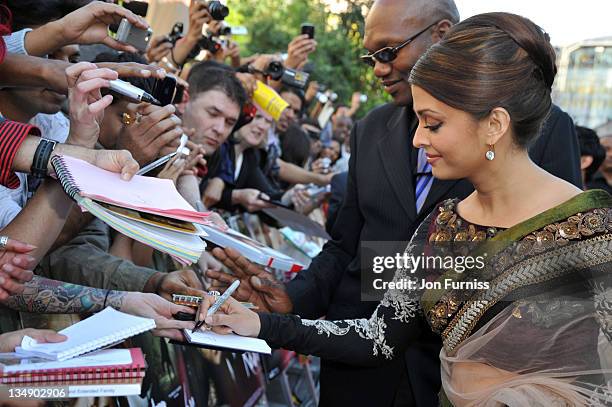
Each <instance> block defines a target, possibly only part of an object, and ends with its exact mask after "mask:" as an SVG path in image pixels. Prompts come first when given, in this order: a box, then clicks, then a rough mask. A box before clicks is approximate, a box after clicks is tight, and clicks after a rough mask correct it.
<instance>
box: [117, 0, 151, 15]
mask: <svg viewBox="0 0 612 407" xmlns="http://www.w3.org/2000/svg"><path fill="white" fill-rule="evenodd" d="M123 7H124V8H126V9H128V10H130V11H131V12H132V13H134V14H136V15H137V16H141V17H146V16H147V12H148V11H149V3H147V2H146V1H135V0H132V1H130V2H129V3H123Z"/></svg>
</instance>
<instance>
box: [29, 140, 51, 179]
mask: <svg viewBox="0 0 612 407" xmlns="http://www.w3.org/2000/svg"><path fill="white" fill-rule="evenodd" d="M56 145H57V141H53V140H48V139H46V138H41V139H40V143H38V147H36V152H35V153H34V159H33V160H32V167H31V168H30V172H31V174H32V176H33V177H34V178H37V179H43V178H45V177H46V176H47V171H48V170H47V168H48V166H49V158H51V153H52V152H53V150H54V149H55V146H56Z"/></svg>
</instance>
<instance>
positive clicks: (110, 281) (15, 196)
mask: <svg viewBox="0 0 612 407" xmlns="http://www.w3.org/2000/svg"><path fill="white" fill-rule="evenodd" d="M2 14H3V16H2V17H3V18H2V22H3V24H2V35H3V44H2V45H3V47H2V51H3V52H2V54H1V56H0V57H1V61H2V62H1V63H0V78H1V79H0V82H1V85H2V86H3V87H2V88H0V92H1V94H2V95H1V96H0V112H1V114H2V123H1V124H0V137H1V139H0V153H1V154H2V163H1V168H0V171H1V174H0V175H1V179H0V181H1V183H2V186H1V187H0V201H1V203H0V222H1V227H2V228H3V232H2V234H3V235H5V236H7V237H8V238H9V239H8V240H6V241H3V242H2V244H3V251H2V254H1V257H0V260H1V268H0V302H1V304H2V305H1V307H2V311H1V312H0V314H1V315H0V333H1V335H0V352H4V351H12V350H13V349H14V347H15V346H16V345H18V344H19V343H20V342H21V339H22V338H23V336H24V335H29V336H30V337H33V338H35V339H37V340H39V341H61V340H63V337H62V336H61V335H58V334H56V333H55V330H57V329H59V328H61V327H63V326H65V325H66V323H67V322H66V321H62V320H61V318H56V319H54V318H50V317H49V316H48V315H47V314H59V315H62V314H79V313H88V312H96V311H99V310H101V309H103V308H104V307H105V306H113V307H115V308H117V309H120V310H122V311H124V312H127V313H132V314H136V315H141V316H147V317H151V318H154V319H155V321H156V324H157V329H156V330H155V331H154V333H155V334H156V335H159V336H165V337H170V338H180V336H181V334H180V329H182V328H191V325H193V323H192V322H183V321H178V320H175V319H173V318H172V314H174V313H176V312H178V311H184V312H193V310H190V309H187V308H184V307H181V306H178V305H175V304H173V303H171V302H170V301H169V299H170V298H171V295H172V294H190V295H201V294H202V290H204V289H205V288H206V287H205V285H206V281H205V279H204V278H203V277H204V276H203V275H202V274H201V270H206V269H211V268H213V269H214V268H216V267H221V265H220V263H218V262H217V261H216V260H215V259H214V257H212V256H211V255H210V254H209V253H207V254H205V255H204V256H203V258H202V259H201V260H200V264H199V265H198V267H196V268H194V269H192V268H182V267H178V265H177V264H175V263H173V262H172V261H171V260H170V259H169V258H167V257H164V256H163V255H160V254H159V253H156V252H154V251H153V250H152V249H150V248H148V247H146V246H144V245H142V244H140V243H138V242H135V241H133V240H131V239H129V238H127V237H125V236H122V235H120V234H117V233H115V232H113V231H112V230H111V229H109V227H108V226H106V225H105V224H104V223H102V222H101V221H99V220H96V219H95V218H93V217H92V216H91V215H89V214H87V213H83V212H82V211H81V210H80V209H79V208H78V207H76V206H75V205H74V204H73V202H72V201H71V200H70V199H69V198H68V197H67V196H66V195H65V193H64V191H63V190H62V188H61V186H60V185H59V183H58V182H57V181H56V180H54V179H53V178H52V177H48V176H47V175H52V173H53V170H52V167H51V165H50V164H48V162H46V163H43V164H42V165H43V166H44V168H42V169H41V168H40V166H41V162H40V161H41V154H42V153H41V151H43V150H46V149H47V146H49V145H50V146H52V148H53V151H52V153H50V154H47V156H46V157H43V158H42V159H43V160H44V159H46V160H49V158H50V157H51V156H52V155H56V154H64V155H72V156H75V157H78V158H81V159H83V160H86V161H88V162H90V163H92V164H94V165H96V166H99V167H101V168H105V169H107V170H111V171H115V172H120V173H122V176H123V178H124V179H130V178H131V177H132V176H133V175H134V174H135V172H136V170H137V169H138V167H139V166H144V165H145V164H147V163H150V162H152V161H154V160H155V159H157V158H158V157H161V156H164V155H166V154H168V153H170V152H172V151H175V150H176V149H177V146H178V145H179V142H180V139H181V136H182V135H183V134H186V135H187V136H189V142H188V143H187V148H188V149H189V154H188V155H180V154H179V155H176V156H175V157H174V158H173V159H171V160H170V161H169V162H168V163H167V164H166V165H165V166H164V167H163V168H161V169H160V170H158V171H157V173H156V174H154V176H157V177H160V178H167V179H171V180H172V181H173V182H174V183H175V184H176V186H177V189H178V190H179V192H180V193H181V194H182V195H183V196H184V197H185V199H187V200H188V202H190V203H191V204H192V205H193V206H194V207H195V208H197V209H198V210H208V209H212V210H219V211H221V212H223V211H229V213H232V212H235V211H248V212H256V211H259V210H260V209H262V208H266V207H270V206H271V205H273V204H272V203H271V201H272V202H278V203H282V204H283V205H286V206H289V207H292V208H294V209H295V210H296V211H299V212H301V213H304V214H308V213H309V212H310V211H313V210H314V209H317V208H318V209H321V208H322V207H324V208H325V210H327V208H328V205H322V203H323V201H324V200H326V199H327V198H328V197H329V192H330V187H329V185H330V183H331V182H332V178H333V177H334V176H336V175H337V174H341V173H345V172H346V171H347V169H348V159H349V156H350V148H349V137H350V130H351V127H352V123H353V119H352V117H353V116H354V115H355V113H356V111H357V110H358V109H359V107H360V103H361V101H362V100H363V99H362V96H361V95H360V94H359V93H355V94H354V95H353V97H352V99H351V101H350V103H348V104H347V105H348V106H345V105H341V104H338V103H337V100H336V97H337V96H336V95H335V94H333V92H332V91H327V93H324V92H323V90H322V89H320V88H319V86H318V85H317V83H316V82H314V81H310V82H309V83H308V84H307V85H306V84H304V86H302V87H294V86H290V85H288V84H287V83H283V81H282V80H273V79H272V77H271V76H270V75H269V74H268V71H269V69H270V64H271V63H274V62H280V63H282V65H283V66H284V68H285V69H293V70H295V71H296V72H298V73H301V72H303V71H302V70H308V67H309V65H308V56H309V54H311V53H313V52H315V51H316V45H317V44H316V40H314V39H312V38H310V37H309V36H308V35H298V36H296V37H295V38H294V39H293V40H292V41H291V42H290V43H289V44H288V47H287V49H286V50H270V51H271V52H277V53H270V54H265V55H263V54H262V55H252V56H249V57H243V56H241V55H240V53H239V48H238V45H237V44H236V43H235V42H233V41H231V40H229V41H221V40H218V41H216V42H215V43H216V44H218V48H216V49H209V50H203V48H202V39H203V38H212V39H213V41H214V38H217V39H218V34H220V33H221V32H222V31H223V27H224V25H223V23H222V22H221V21H218V20H214V19H213V17H211V13H210V12H209V9H208V8H207V3H205V2H195V1H194V2H192V4H191V6H190V9H189V27H188V29H187V31H186V33H184V35H182V34H179V33H177V32H175V35H167V34H159V35H158V33H154V34H155V35H154V36H153V37H152V38H151V40H150V41H149V43H148V47H147V48H146V50H144V51H142V52H140V51H138V49H136V48H135V47H134V46H132V45H130V44H128V43H126V42H121V41H118V40H117V39H116V38H113V36H111V35H110V34H109V28H112V26H113V25H117V24H119V23H120V21H121V20H122V19H126V20H127V21H128V22H129V23H130V24H131V25H132V26H133V27H136V28H140V29H147V27H148V23H147V22H146V21H145V20H144V19H143V18H142V17H140V16H138V15H136V14H134V13H132V12H131V11H130V10H128V9H126V8H123V7H121V6H119V5H115V4H111V3H105V2H99V1H87V0H82V1H62V0H43V1H16V0H8V1H5V2H4V5H3V7H2ZM203 33H207V35H208V36H206V35H204V34H203ZM285 52H286V55H283V53H285ZM85 60H87V62H85ZM167 76H171V77H173V78H174V79H175V82H176V84H177V86H176V94H175V95H174V97H173V100H172V102H171V103H169V104H167V105H165V106H157V105H154V104H149V103H137V102H136V101H134V100H128V99H126V98H123V97H121V95H118V94H115V93H113V92H111V91H109V89H108V87H109V81H111V80H114V79H117V78H119V77H120V78H122V79H124V80H126V81H129V82H130V83H132V84H133V85H136V86H138V87H140V88H141V89H143V90H145V91H147V92H149V93H152V94H153V93H154V92H155V86H159V84H160V83H163V79H164V78H165V77H167ZM258 82H263V83H265V84H267V85H269V86H270V87H272V88H274V89H276V91H277V92H278V93H279V94H280V96H281V97H282V98H283V99H284V100H285V101H286V102H287V103H288V105H289V106H288V107H287V108H286V109H285V110H284V111H283V113H282V115H281V116H280V118H278V120H277V121H275V120H274V119H273V118H272V117H271V116H270V115H269V114H268V113H267V112H266V111H264V110H263V109H260V108H258V107H256V106H254V105H253V103H252V100H251V99H252V96H253V92H254V90H255V88H256V87H257V86H258V85H257V83H258ZM334 102H336V103H334ZM330 108H331V109H333V114H331V112H330V110H329V109H330ZM323 110H327V113H328V114H327V117H328V120H327V121H326V122H322V121H321V120H319V118H320V117H321V113H322V111H323ZM339 188H340V189H341V188H342V185H341V184H340V186H339ZM321 192H322V193H321ZM337 207H338V203H336V205H331V204H330V205H329V211H330V212H333V211H334V210H336V209H337ZM333 216H334V214H333V213H329V217H330V218H333ZM218 221H219V222H223V220H222V219H221V218H219V220H218ZM41 226H42V228H41ZM41 230H44V233H40V232H41ZM32 270H33V271H32ZM42 314H45V316H44V317H42V318H40V317H41V316H42ZM41 328H52V329H49V330H47V329H41Z"/></svg>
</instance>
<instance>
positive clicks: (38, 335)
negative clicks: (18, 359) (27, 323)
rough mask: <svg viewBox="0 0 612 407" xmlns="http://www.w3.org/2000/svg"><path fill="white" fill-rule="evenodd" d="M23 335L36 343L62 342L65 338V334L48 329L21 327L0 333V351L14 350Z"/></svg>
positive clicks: (19, 343)
mask: <svg viewBox="0 0 612 407" xmlns="http://www.w3.org/2000/svg"><path fill="white" fill-rule="evenodd" d="M24 336H29V337H30V338H32V339H35V340H36V342H38V343H56V342H64V341H65V340H66V339H67V338H66V336H64V335H61V334H58V333H57V332H55V331H51V330H49V329H33V328H28V329H22V330H19V331H13V332H7V333H4V334H2V335H0V352H15V348H16V347H17V346H19V345H21V341H22V340H23V337H24Z"/></svg>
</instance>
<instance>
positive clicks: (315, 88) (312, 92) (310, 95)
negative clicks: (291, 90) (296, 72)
mask: <svg viewBox="0 0 612 407" xmlns="http://www.w3.org/2000/svg"><path fill="white" fill-rule="evenodd" d="M317 92H319V82H317V81H310V82H309V83H308V87H307V88H306V93H305V94H304V100H306V102H307V103H310V101H311V100H313V99H314V98H315V96H317Z"/></svg>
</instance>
